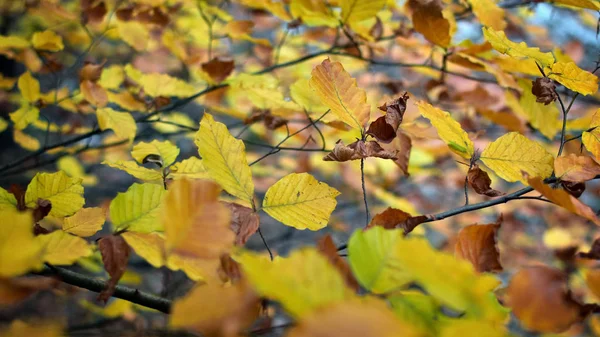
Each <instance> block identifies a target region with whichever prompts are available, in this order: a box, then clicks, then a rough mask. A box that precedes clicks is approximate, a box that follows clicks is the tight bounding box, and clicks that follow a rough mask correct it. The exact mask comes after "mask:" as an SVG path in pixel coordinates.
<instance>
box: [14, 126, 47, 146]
mask: <svg viewBox="0 0 600 337" xmlns="http://www.w3.org/2000/svg"><path fill="white" fill-rule="evenodd" d="M13 140H14V141H15V143H17V144H19V145H20V146H21V147H22V148H24V149H26V150H29V151H37V150H39V149H40V142H39V141H38V140H37V139H36V138H34V137H32V136H30V135H28V134H26V133H24V132H23V131H21V130H14V132H13Z"/></svg>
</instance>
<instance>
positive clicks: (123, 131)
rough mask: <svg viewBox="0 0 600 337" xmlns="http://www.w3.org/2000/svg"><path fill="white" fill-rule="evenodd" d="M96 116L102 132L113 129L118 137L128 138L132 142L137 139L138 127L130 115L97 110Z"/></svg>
mask: <svg viewBox="0 0 600 337" xmlns="http://www.w3.org/2000/svg"><path fill="white" fill-rule="evenodd" d="M96 116H97V117H98V125H99V126H100V129H101V130H108V129H111V130H113V131H114V132H115V134H116V135H117V136H119V137H121V138H127V139H129V141H130V142H132V141H133V139H134V138H135V134H136V131H137V126H136V124H135V120H134V119H133V117H131V114H130V113H128V112H120V111H116V110H113V109H111V108H101V109H98V110H96Z"/></svg>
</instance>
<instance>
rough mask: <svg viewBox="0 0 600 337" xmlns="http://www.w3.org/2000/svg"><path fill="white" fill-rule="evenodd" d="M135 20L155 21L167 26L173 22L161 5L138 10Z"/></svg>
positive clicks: (154, 22)
mask: <svg viewBox="0 0 600 337" xmlns="http://www.w3.org/2000/svg"><path fill="white" fill-rule="evenodd" d="M135 20H137V21H140V22H143V23H153V24H155V25H158V26H161V27H165V26H166V25H168V24H169V22H171V18H169V15H168V14H167V13H164V12H163V10H162V8H160V7H152V8H149V9H146V10H143V11H140V12H138V13H137V15H136V16H135Z"/></svg>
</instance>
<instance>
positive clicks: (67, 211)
mask: <svg viewBox="0 0 600 337" xmlns="http://www.w3.org/2000/svg"><path fill="white" fill-rule="evenodd" d="M38 199H45V200H49V201H50V202H51V203H52V209H51V210H50V215H51V216H54V217H64V216H67V215H71V214H73V213H75V212H77V211H78V210H79V209H81V207H83V204H85V200H84V199H83V186H81V179H79V178H71V177H69V176H68V175H67V174H66V173H64V172H63V171H58V172H56V173H38V174H36V175H35V177H33V179H32V180H31V182H30V183H29V186H27V191H26V192H25V204H26V205H27V207H30V208H35V207H36V203H37V201H38Z"/></svg>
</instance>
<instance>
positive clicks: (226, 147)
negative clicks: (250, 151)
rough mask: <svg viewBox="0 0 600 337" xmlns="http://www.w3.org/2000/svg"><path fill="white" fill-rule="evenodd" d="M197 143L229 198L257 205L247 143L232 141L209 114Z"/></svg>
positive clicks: (199, 150)
mask: <svg viewBox="0 0 600 337" xmlns="http://www.w3.org/2000/svg"><path fill="white" fill-rule="evenodd" d="M194 142H195V143H196V145H197V146H198V152H199V153H200V156H201V157H202V164H203V165H204V168H205V169H206V171H207V172H208V173H209V174H210V177H211V178H212V179H214V180H215V181H216V182H217V183H218V184H219V185H221V187H222V188H223V189H224V190H225V191H227V192H228V193H229V194H231V195H233V196H235V197H238V198H240V199H242V200H244V201H247V202H249V203H254V183H253V182H252V171H251V170H250V166H248V160H247V159H246V147H245V146H244V142H243V141H241V140H239V139H235V138H233V136H232V135H231V134H230V133H229V131H228V130H227V127H226V126H225V125H224V124H223V123H219V122H216V121H215V119H214V118H213V116H212V115H211V114H209V113H206V112H205V113H204V117H203V118H202V121H200V130H198V132H197V133H196V137H195V139H194Z"/></svg>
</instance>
